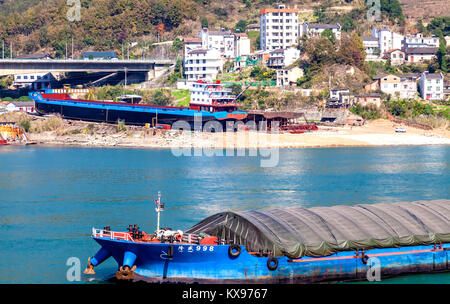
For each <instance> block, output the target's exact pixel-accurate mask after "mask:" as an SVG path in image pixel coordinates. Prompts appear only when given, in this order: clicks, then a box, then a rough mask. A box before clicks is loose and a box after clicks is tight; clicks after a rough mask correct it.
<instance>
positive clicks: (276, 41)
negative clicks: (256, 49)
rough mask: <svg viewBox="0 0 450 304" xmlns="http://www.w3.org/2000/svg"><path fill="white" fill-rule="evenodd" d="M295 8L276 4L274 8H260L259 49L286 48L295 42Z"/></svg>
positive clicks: (296, 33)
mask: <svg viewBox="0 0 450 304" xmlns="http://www.w3.org/2000/svg"><path fill="white" fill-rule="evenodd" d="M298 14H299V10H297V9H288V8H286V6H285V5H277V6H276V7H275V8H274V9H262V10H261V11H260V12H259V15H260V44H261V50H264V51H265V50H276V49H286V48H288V47H290V46H293V45H296V44H297V38H298Z"/></svg>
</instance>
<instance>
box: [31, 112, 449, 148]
mask: <svg viewBox="0 0 450 304" xmlns="http://www.w3.org/2000/svg"><path fill="white" fill-rule="evenodd" d="M397 127H402V128H404V129H405V130H406V133H396V132H395V128H397ZM64 128H65V129H64ZM117 129H118V128H117V126H114V125H106V124H92V123H85V122H69V123H68V124H66V125H65V126H62V127H60V128H59V129H58V130H55V131H44V132H40V133H29V134H28V137H29V139H30V140H31V141H34V142H36V143H37V144H40V145H69V146H90V147H135V148H154V149H155V148H162V149H167V148H169V149H170V148H217V149H232V148H235V149H245V148H275V147H279V148H312V147H347V146H348V147H354V146H383V145H448V144H450V130H448V129H447V128H439V129H433V130H431V131H426V130H422V129H416V128H413V127H408V126H403V125H400V124H396V123H393V122H392V121H389V120H384V119H379V120H374V121H370V122H367V123H366V124H365V125H363V126H359V127H355V126H353V127H352V126H340V127H330V126H326V127H325V126H320V127H319V131H315V132H307V133H302V134H290V133H280V134H270V133H264V132H254V131H241V132H236V133H201V132H187V131H185V132H180V131H166V130H153V129H149V130H148V129H145V128H143V127H130V126H127V127H126V130H122V131H120V132H119V131H118V130H117ZM86 130H87V131H86Z"/></svg>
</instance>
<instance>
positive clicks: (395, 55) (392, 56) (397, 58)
mask: <svg viewBox="0 0 450 304" xmlns="http://www.w3.org/2000/svg"><path fill="white" fill-rule="evenodd" d="M384 58H385V59H388V60H389V61H390V62H391V65H402V64H403V63H405V58H406V55H405V52H403V51H402V50H399V49H392V50H389V51H386V53H384Z"/></svg>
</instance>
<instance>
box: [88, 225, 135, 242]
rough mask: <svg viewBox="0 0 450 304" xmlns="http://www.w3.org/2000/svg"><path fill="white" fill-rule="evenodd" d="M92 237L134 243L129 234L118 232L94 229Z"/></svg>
mask: <svg viewBox="0 0 450 304" xmlns="http://www.w3.org/2000/svg"><path fill="white" fill-rule="evenodd" d="M92 236H93V237H100V238H110V239H111V240H125V241H130V242H134V240H133V238H132V237H131V235H130V234H129V233H128V232H116V231H110V230H103V229H96V228H92Z"/></svg>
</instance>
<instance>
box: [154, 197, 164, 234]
mask: <svg viewBox="0 0 450 304" xmlns="http://www.w3.org/2000/svg"><path fill="white" fill-rule="evenodd" d="M155 204H156V208H155V211H156V213H158V221H157V223H156V231H159V221H160V217H161V211H164V204H162V203H161V192H160V191H158V199H157V200H156V201H155Z"/></svg>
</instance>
